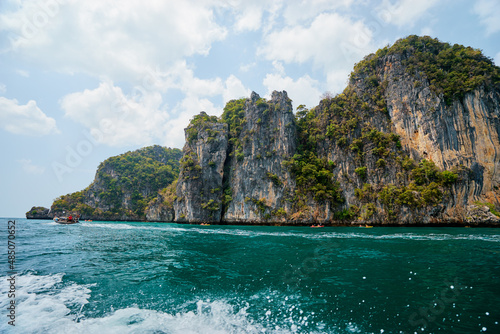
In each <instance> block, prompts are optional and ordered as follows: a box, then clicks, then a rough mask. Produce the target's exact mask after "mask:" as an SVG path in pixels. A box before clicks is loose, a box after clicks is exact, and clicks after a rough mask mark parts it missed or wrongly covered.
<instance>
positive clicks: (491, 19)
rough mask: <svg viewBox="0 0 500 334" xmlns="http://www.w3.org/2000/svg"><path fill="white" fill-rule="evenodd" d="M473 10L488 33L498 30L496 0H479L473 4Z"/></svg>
mask: <svg viewBox="0 0 500 334" xmlns="http://www.w3.org/2000/svg"><path fill="white" fill-rule="evenodd" d="M474 12H475V13H476V14H477V15H478V16H479V20H480V21H481V24H482V25H484V26H486V33H487V34H488V35H490V34H493V33H496V32H498V31H500V20H499V19H498V18H499V17H500V2H499V1H497V0H479V1H477V2H476V4H475V5H474Z"/></svg>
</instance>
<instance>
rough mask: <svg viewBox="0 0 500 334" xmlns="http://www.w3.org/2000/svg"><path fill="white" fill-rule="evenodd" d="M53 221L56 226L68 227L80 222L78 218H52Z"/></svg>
mask: <svg viewBox="0 0 500 334" xmlns="http://www.w3.org/2000/svg"><path fill="white" fill-rule="evenodd" d="M54 221H55V222H56V223H58V224H63V225H70V224H76V223H78V222H80V220H79V219H78V217H72V216H69V217H54Z"/></svg>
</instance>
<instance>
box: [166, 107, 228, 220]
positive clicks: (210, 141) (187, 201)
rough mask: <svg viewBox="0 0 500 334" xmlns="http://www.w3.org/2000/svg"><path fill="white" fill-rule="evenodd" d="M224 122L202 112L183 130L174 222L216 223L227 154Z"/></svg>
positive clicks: (220, 205)
mask: <svg viewBox="0 0 500 334" xmlns="http://www.w3.org/2000/svg"><path fill="white" fill-rule="evenodd" d="M227 147H228V138H227V124H224V123H220V122H219V120H218V119H217V117H213V116H212V117H210V116H208V115H207V114H206V113H204V112H202V113H201V114H200V115H198V116H196V117H195V118H194V119H193V121H192V124H191V125H190V126H189V127H188V128H187V129H186V144H185V145H184V150H183V152H184V157H183V158H182V160H181V173H180V175H179V180H178V183H177V199H176V200H175V202H174V208H175V221H176V222H219V221H220V219H221V214H222V200H221V198H222V178H223V170H224V163H225V160H226V156H227Z"/></svg>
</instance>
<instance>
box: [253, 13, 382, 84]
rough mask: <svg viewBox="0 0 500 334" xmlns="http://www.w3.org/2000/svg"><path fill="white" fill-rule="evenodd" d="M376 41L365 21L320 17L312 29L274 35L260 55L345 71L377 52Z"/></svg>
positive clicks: (314, 22)
mask: <svg viewBox="0 0 500 334" xmlns="http://www.w3.org/2000/svg"><path fill="white" fill-rule="evenodd" d="M372 40H373V36H372V31H371V30H370V29H369V28H368V27H367V26H365V25H364V23H363V22H361V21H352V20H351V19H350V18H348V17H344V16H341V15H339V14H336V13H333V14H320V15H318V16H317V17H316V18H315V19H314V21H313V22H312V23H311V24H310V25H309V26H300V25H298V26H294V27H286V28H284V29H282V30H280V31H275V32H272V33H270V34H269V35H268V36H266V38H265V42H264V46H263V47H261V48H260V49H259V50H258V53H259V54H261V55H264V56H265V57H266V58H267V59H269V60H281V61H284V62H286V63H305V62H308V61H311V62H312V63H313V64H314V65H315V67H317V68H322V69H323V70H325V71H326V72H327V73H329V72H335V71H343V72H345V71H350V70H351V69H352V66H353V65H354V63H356V62H357V61H359V60H361V59H362V58H363V57H364V56H365V55H366V54H368V53H370V52H371V51H373V49H374V46H373V41H372ZM341 81H342V82H344V81H345V79H342V80H341ZM336 86H337V85H336Z"/></svg>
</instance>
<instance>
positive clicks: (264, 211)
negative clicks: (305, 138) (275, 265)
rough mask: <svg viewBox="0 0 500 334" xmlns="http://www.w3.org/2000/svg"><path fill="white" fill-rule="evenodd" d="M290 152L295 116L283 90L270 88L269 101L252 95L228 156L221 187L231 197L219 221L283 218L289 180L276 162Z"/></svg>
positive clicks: (292, 151) (288, 206) (290, 187)
mask: <svg viewBox="0 0 500 334" xmlns="http://www.w3.org/2000/svg"><path fill="white" fill-rule="evenodd" d="M295 151H296V129H295V117H294V115H293V112H292V104H291V100H290V99H289V98H288V96H287V94H286V92H281V93H279V92H276V91H275V92H273V94H272V96H271V99H270V100H269V101H265V100H263V99H261V98H260V97H259V96H258V95H257V94H256V93H252V96H251V97H250V99H248V100H246V102H245V106H244V122H243V124H242V128H241V131H240V132H239V133H238V134H237V135H236V136H234V137H233V144H232V149H231V154H230V155H229V157H228V162H227V168H226V175H225V178H226V180H227V184H226V187H225V189H226V192H227V193H230V194H231V200H230V201H228V203H227V204H226V207H225V209H226V210H225V213H224V220H225V221H231V222H238V223H251V222H256V221H257V222H260V221H269V222H273V221H282V222H284V221H285V214H284V213H285V212H286V211H287V210H290V209H291V203H290V202H289V200H290V199H291V192H292V191H293V190H294V189H295V183H294V180H293V178H292V177H291V175H290V171H289V170H288V169H287V168H285V167H284V166H283V165H282V162H283V161H284V160H286V159H290V158H291V157H292V156H293V155H294V154H295Z"/></svg>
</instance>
